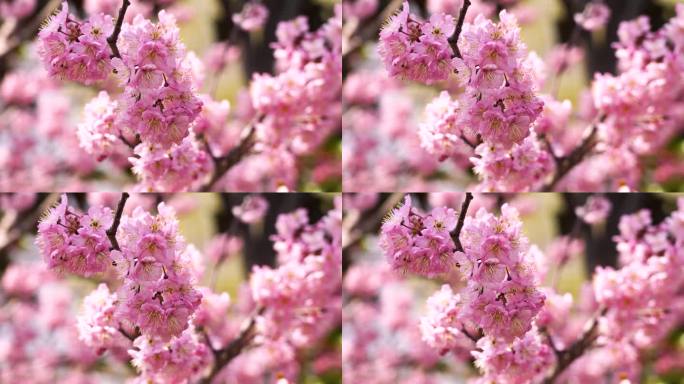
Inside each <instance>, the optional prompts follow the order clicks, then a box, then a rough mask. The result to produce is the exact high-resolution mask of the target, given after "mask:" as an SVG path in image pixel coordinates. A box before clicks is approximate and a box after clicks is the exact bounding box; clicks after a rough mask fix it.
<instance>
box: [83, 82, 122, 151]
mask: <svg viewBox="0 0 684 384" xmlns="http://www.w3.org/2000/svg"><path fill="white" fill-rule="evenodd" d="M117 108H118V103H117V101H116V100H112V99H111V98H110V97H109V94H107V92H100V94H99V95H98V96H97V97H96V98H94V99H92V100H91V101H90V102H89V103H88V104H86V105H85V107H84V119H83V122H82V123H81V124H79V125H78V137H79V141H80V142H81V147H83V149H85V150H86V152H88V153H90V154H93V155H96V156H97V157H98V159H104V158H106V157H107V156H109V155H111V154H112V153H113V151H114V148H115V147H116V145H117V144H120V141H119V137H118V135H119V132H118V130H117V129H116V128H115V126H114V123H115V122H116V110H117Z"/></svg>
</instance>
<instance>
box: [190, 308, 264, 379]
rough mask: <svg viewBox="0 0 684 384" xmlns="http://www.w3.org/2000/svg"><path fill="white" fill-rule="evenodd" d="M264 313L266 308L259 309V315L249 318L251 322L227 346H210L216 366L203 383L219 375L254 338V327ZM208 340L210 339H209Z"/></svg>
mask: <svg viewBox="0 0 684 384" xmlns="http://www.w3.org/2000/svg"><path fill="white" fill-rule="evenodd" d="M262 313H264V309H263V308H262V309H259V310H258V311H257V315H255V316H252V318H251V319H249V323H247V325H246V326H245V327H244V328H243V329H242V331H241V332H240V334H239V335H238V337H237V338H236V339H235V340H233V341H231V342H230V344H228V345H227V346H226V347H225V348H222V349H219V350H214V349H213V348H212V347H211V345H209V348H211V349H212V351H213V353H214V366H213V367H212V368H211V372H210V373H209V376H207V377H205V378H204V379H203V380H202V384H209V383H211V381H212V380H214V378H215V377H216V375H218V373H219V372H221V370H222V369H223V368H224V367H225V366H226V365H228V363H230V362H231V361H232V360H233V359H234V358H235V357H236V356H238V355H239V354H240V353H241V352H242V351H243V350H244V349H245V348H246V347H247V346H249V344H250V343H251V342H252V339H254V327H255V326H256V319H257V316H260V315H261V314H262ZM207 342H208V339H207Z"/></svg>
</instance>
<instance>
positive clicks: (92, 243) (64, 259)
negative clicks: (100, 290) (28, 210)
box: [36, 195, 114, 277]
mask: <svg viewBox="0 0 684 384" xmlns="http://www.w3.org/2000/svg"><path fill="white" fill-rule="evenodd" d="M68 204H69V202H68V199H67V197H66V195H63V196H62V200H61V201H60V203H59V205H58V206H56V207H55V208H53V209H52V210H50V212H49V213H48V214H47V216H46V217H45V218H44V219H43V220H42V221H41V222H40V224H39V225H38V237H37V238H36V242H37V244H38V247H39V249H40V251H41V253H42V255H43V258H44V260H45V262H46V263H47V264H48V266H49V267H50V268H51V269H57V270H60V271H63V272H69V273H73V274H76V275H79V276H85V277H88V276H93V275H96V274H102V273H104V272H105V271H106V270H107V269H108V268H109V267H110V265H111V258H110V250H111V243H110V242H109V238H108V237H107V233H106V231H107V229H109V227H110V226H111V225H112V222H113V221H114V217H113V214H112V210H111V209H110V208H107V207H92V208H90V209H89V210H88V213H87V214H81V213H79V212H76V211H74V210H73V208H72V207H69V205H68Z"/></svg>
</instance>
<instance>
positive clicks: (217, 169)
mask: <svg viewBox="0 0 684 384" xmlns="http://www.w3.org/2000/svg"><path fill="white" fill-rule="evenodd" d="M262 119H263V117H259V118H258V119H256V122H254V123H252V124H251V125H250V127H249V131H247V134H246V135H245V136H244V137H243V138H242V140H240V142H239V143H238V145H237V146H236V147H235V148H233V149H232V150H231V151H230V152H228V154H227V155H226V156H223V157H219V158H216V157H214V156H213V154H211V153H210V154H209V156H211V157H212V159H215V160H214V163H215V164H214V173H213V174H212V175H211V180H209V182H208V183H207V185H205V186H204V187H202V192H208V191H210V190H211V188H212V187H214V185H215V184H216V183H217V182H218V181H219V180H220V179H221V177H223V175H225V174H226V172H228V171H229V170H230V169H231V168H233V167H234V166H235V165H236V164H237V163H239V162H240V161H241V160H242V158H244V157H245V156H246V155H247V154H248V153H249V151H251V150H252V147H254V143H255V136H256V124H257V123H258V122H260V121H261V120H262ZM207 150H208V148H207Z"/></svg>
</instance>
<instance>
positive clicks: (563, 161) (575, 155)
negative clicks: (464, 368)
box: [543, 124, 598, 192]
mask: <svg viewBox="0 0 684 384" xmlns="http://www.w3.org/2000/svg"><path fill="white" fill-rule="evenodd" d="M597 133H598V125H597V124H594V125H593V126H592V127H591V132H589V135H587V137H585V138H584V140H582V143H580V145H578V146H577V148H575V149H574V150H573V151H572V152H570V154H568V155H567V156H563V157H556V156H555V155H553V157H554V159H555V160H556V172H555V173H554V175H553V179H552V180H551V182H549V183H548V184H547V185H546V186H544V188H543V191H544V192H551V191H553V189H554V188H555V187H556V185H557V184H558V183H559V182H560V181H561V180H562V179H563V178H564V177H565V176H566V175H567V174H568V173H569V172H570V171H571V170H572V169H573V168H575V166H576V165H577V164H579V163H581V162H582V160H584V158H585V156H586V155H587V154H589V152H591V150H592V149H594V146H595V145H596V134H597ZM548 149H549V151H552V150H553V149H552V148H551V147H548Z"/></svg>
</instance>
